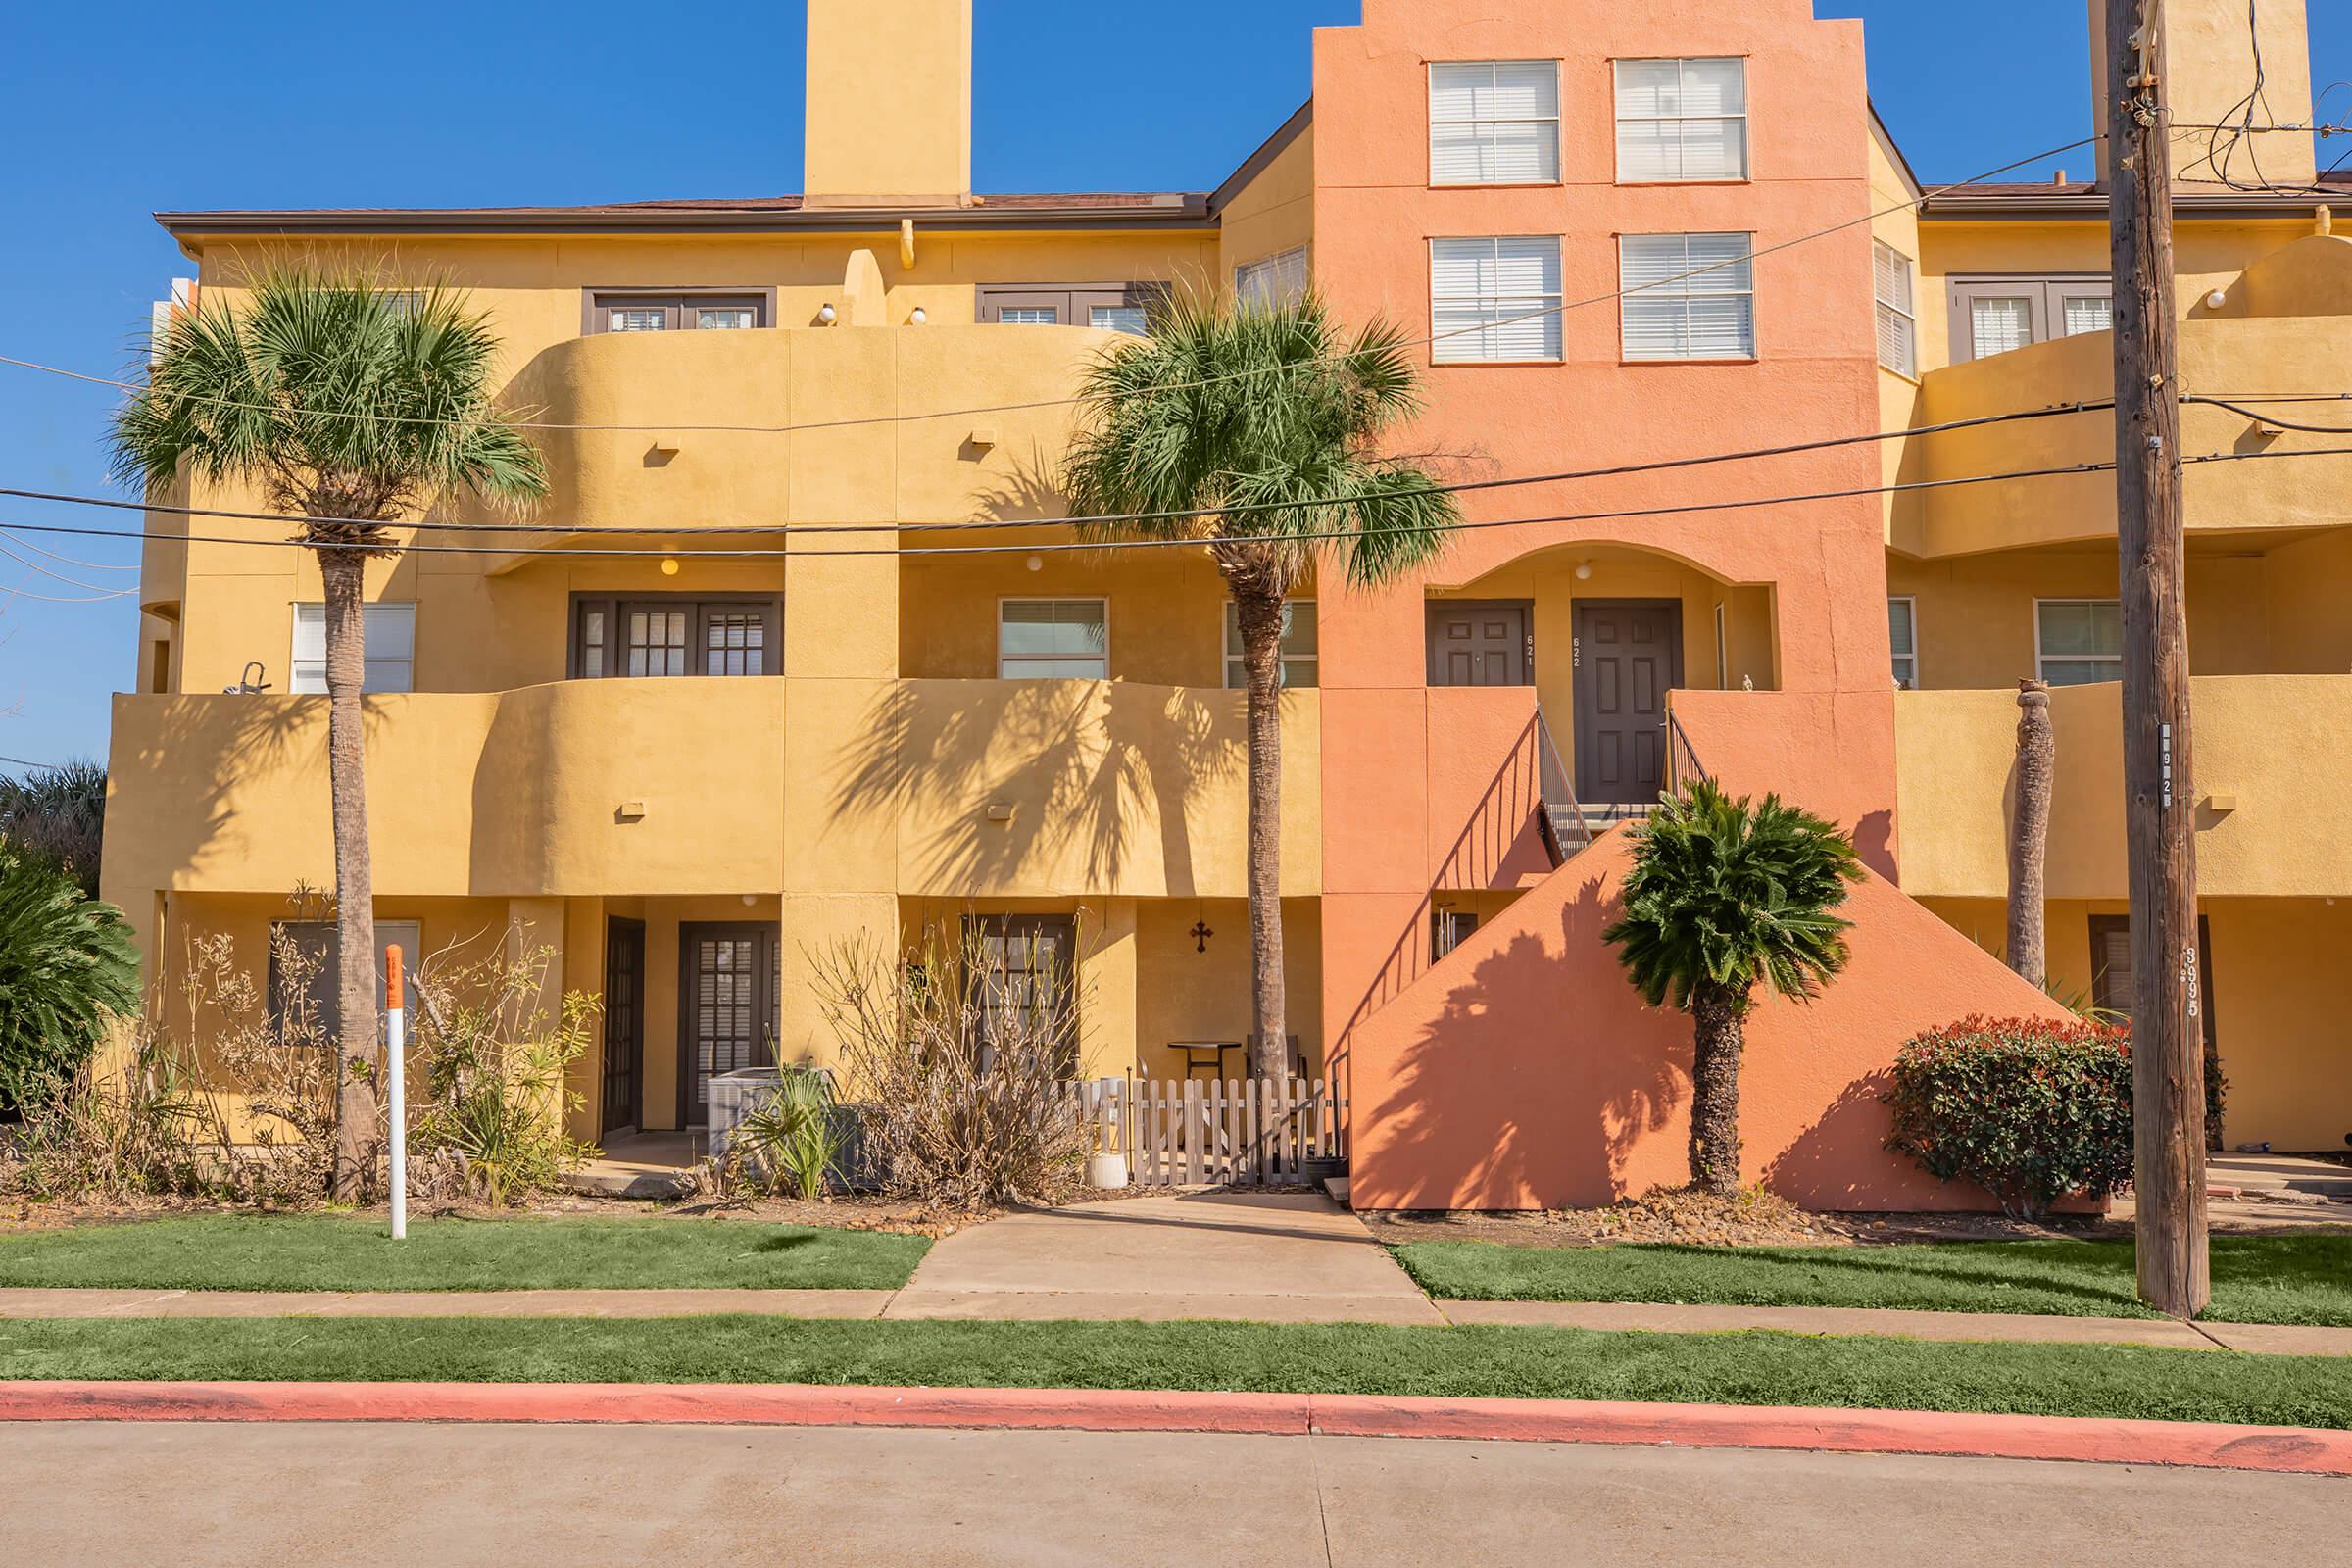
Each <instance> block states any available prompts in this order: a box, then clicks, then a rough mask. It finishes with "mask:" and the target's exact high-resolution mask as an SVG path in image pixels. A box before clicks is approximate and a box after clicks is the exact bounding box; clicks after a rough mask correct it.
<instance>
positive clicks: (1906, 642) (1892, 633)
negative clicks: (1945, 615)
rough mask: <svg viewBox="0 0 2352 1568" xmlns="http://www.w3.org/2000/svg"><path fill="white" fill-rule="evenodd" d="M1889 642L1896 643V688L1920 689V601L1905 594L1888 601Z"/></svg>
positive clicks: (1902, 689)
mask: <svg viewBox="0 0 2352 1568" xmlns="http://www.w3.org/2000/svg"><path fill="white" fill-rule="evenodd" d="M1887 641H1888V642H1890V643H1892V644H1893V645H1894V689H1895V690H1896V691H1898V692H1915V691H1917V690H1919V601H1918V600H1916V599H1914V598H1911V597H1910V596H1909V595H1907V594H1906V595H1903V596H1900V597H1897V598H1893V599H1889V600H1887Z"/></svg>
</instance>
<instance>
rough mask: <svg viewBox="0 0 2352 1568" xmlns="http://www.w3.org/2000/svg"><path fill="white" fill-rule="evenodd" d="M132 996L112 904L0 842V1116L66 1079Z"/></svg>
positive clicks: (133, 982) (133, 952) (130, 953)
mask: <svg viewBox="0 0 2352 1568" xmlns="http://www.w3.org/2000/svg"><path fill="white" fill-rule="evenodd" d="M138 1005H139V955H138V950H137V948H136V947H134V946H133V945H132V943H131V940H130V927H129V926H128V925H127V924H125V923H124V922H123V914H122V911H121V910H119V909H117V908H116V907H114V906H113V905H111V904H100V903H99V902H98V901H97V900H95V899H92V898H88V897H85V896H84V895H83V893H82V891H81V889H80V888H79V887H78V886H76V885H75V883H74V881H73V878H72V877H70V876H68V875H66V874H65V873H64V872H62V871H57V870H53V869H51V868H50V867H48V866H45V865H39V864H35V863H33V862H32V861H30V860H28V859H26V858H25V857H23V856H22V855H20V854H18V853H17V851H15V850H14V849H12V848H10V847H9V846H8V845H7V844H6V843H4V842H0V1117H14V1116H18V1115H21V1114H23V1113H24V1111H25V1109H27V1108H28V1107H30V1106H32V1105H34V1104H36V1103H40V1102H41V1101H43V1100H44V1099H45V1098H46V1097H47V1096H49V1095H50V1094H52V1093H55V1092H56V1091H58V1090H60V1089H63V1088H64V1087H65V1086H66V1085H68V1084H69V1083H71V1082H72V1080H73V1075H74V1074H75V1073H76V1072H78V1071H79V1070H80V1069H81V1067H82V1065H83V1064H84V1063H86V1062H87V1061H88V1060H89V1059H90V1055H91V1054H92V1053H93V1052H95V1051H96V1050H97V1049H98V1046H99V1044H100V1043H101V1041H102V1040H103V1039H104V1038H105V1034H106V1028H107V1023H108V1020H109V1019H110V1018H113V1017H128V1016H130V1015H132V1014H134V1013H135V1012H137V1010H138Z"/></svg>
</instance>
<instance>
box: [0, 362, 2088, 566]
mask: <svg viewBox="0 0 2352 1568" xmlns="http://www.w3.org/2000/svg"><path fill="white" fill-rule="evenodd" d="M2113 407H2115V400H2114V399H2113V398H2100V399H2087V400H2084V401H2082V402H2077V403H2054V404H2051V405H2049V406H2048V407H2046V408H2039V409H2020V410H2015V411H2012V412H2010V413H2006V414H1985V415H1978V416H1975V417H1970V418H1965V419H1947V420H1944V421H1943V422H1942V423H1940V424H1919V425H1910V426H1907V427H1905V428H1902V429H1899V430H1872V431H1867V432H1864V433H1862V434H1858V435H1840V436H1825V437H1822V438H1820V439H1818V440H1813V441H1796V442H1789V443H1787V444H1785V445H1781V446H1772V447H1750V448H1746V449H1744V450H1742V451H1737V452H1718V453H1708V454H1706V455H1703V456H1700V457H1691V458H1660V459H1656V460H1653V461H1650V462H1646V463H1622V464H1617V465H1614V466H1609V467H1604V468H1572V469H1566V470H1563V471H1560V472H1556V473H1533V474H1520V475H1516V476H1513V477H1509V478H1502V479H1465V480H1461V481H1458V482H1456V483H1453V484H1441V485H1434V486H1430V487H1429V488H1427V489H1423V490H1374V491H1367V492H1365V493H1363V494H1361V495H1355V496H1314V497H1304V498H1300V499H1298V500H1289V501H1246V502H1237V503H1235V504H1233V505H1231V506H1223V507H1193V508H1180V509H1174V510H1168V511H1160V512H1118V513H1106V514H1103V515H1097V516H1080V517H1027V518H1020V517H1015V518H1005V519H996V518H991V519H987V520H983V521H966V522H789V523H788V522H772V523H769V522H758V523H697V524H686V525H677V524H666V523H644V524H621V523H589V522H577V521H574V522H538V523H535V522H523V521H515V522H434V521H430V520H425V521H415V522H401V521H391V520H381V521H377V520H370V519H368V518H359V517H329V516H320V515H312V514H309V513H287V512H238V511H233V510H230V509H227V508H221V507H187V506H175V505H167V504H164V503H160V502H147V501H123V500H120V499H117V498H114V497H110V496H87V495H77V494H73V493H71V492H66V491H56V490H24V489H16V488H12V487H8V486H0V497H8V498H13V499H15V500H19V501H53V502H60V503H64V504H66V505H69V506H81V507H104V508H109V509H112V510H114V511H119V512H142V513H144V512H159V513H164V514H167V515H172V516H182V517H225V518H229V519H231V520H235V521H241V522H284V523H301V524H304V525H306V526H321V527H338V528H353V527H382V528H399V529H409V530H414V531H423V532H438V533H508V534H515V533H535V534H563V533H611V534H662V535H671V536H711V535H729V534H868V533H961V532H967V531H971V530H975V529H1000V530H1001V529H1005V528H1079V527H1113V526H1117V525H1120V524H1125V523H1136V522H1168V521H1179V520H1184V519H1189V518H1196V517H1232V516H1246V515H1256V514H1259V513H1268V512H1299V511H1315V510H1320V509H1323V508H1327V507H1348V506H1354V505H1358V504H1360V503H1363V502H1369V501H1390V500H1397V499H1400V498H1403V497H1406V496H1413V495H1427V494H1433V493H1434V494H1445V495H1463V494H1469V493H1471V492H1474V491H1481V490H1509V489H1516V488H1519V487H1522V486H1526V485H1531V484H1559V483H1566V482H1569V481H1572V480H1581V479H1612V478H1621V477H1624V476H1626V475H1629V474H1637V473H1659V472H1664V471H1666V470H1668V469H1673V468H1697V467H1709V466H1716V465H1720V464H1726V463H1744V462H1748V461H1751V460H1756V459H1762V458H1784V457H1793V456H1796V455H1799V454H1801V453H1807V452H1822V451H1828V450H1831V449H1833V448H1838V447H1850V446H1863V445H1868V444H1871V443H1875V442H1883V441H1900V440H1907V439H1909V438H1910V437H1913V436H1922V435H1941V434H1944V433H1947V432H1949V431H1954V430H1972V429H1978V428H1982V427H1984V426H1985V425H1992V424H2008V423H2014V422H2016V421H2019V420H2027V419H2049V418H2057V417H2064V416H2068V415H2075V414H2086V413H2095V412H2097V411H2100V410H2103V409H2111V408H2113ZM157 537H168V536H157ZM105 569H121V570H129V569H131V568H128V567H122V568H105Z"/></svg>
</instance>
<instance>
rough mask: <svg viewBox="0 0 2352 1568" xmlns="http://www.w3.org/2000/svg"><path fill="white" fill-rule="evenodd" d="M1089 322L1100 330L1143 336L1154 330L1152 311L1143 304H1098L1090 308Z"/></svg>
mask: <svg viewBox="0 0 2352 1568" xmlns="http://www.w3.org/2000/svg"><path fill="white" fill-rule="evenodd" d="M1087 324H1088V325H1089V326H1092V327H1095V328H1096V329H1098V330H1100V331H1104V332H1126V333H1128V334H1130V335H1132V336H1135V337H1143V336H1145V335H1147V334H1149V333H1150V332H1151V330H1152V313H1151V312H1149V311H1147V310H1145V309H1144V308H1143V307H1142V306H1141V305H1097V306H1094V307H1092V308H1091V309H1090V310H1089V312H1088V314H1087Z"/></svg>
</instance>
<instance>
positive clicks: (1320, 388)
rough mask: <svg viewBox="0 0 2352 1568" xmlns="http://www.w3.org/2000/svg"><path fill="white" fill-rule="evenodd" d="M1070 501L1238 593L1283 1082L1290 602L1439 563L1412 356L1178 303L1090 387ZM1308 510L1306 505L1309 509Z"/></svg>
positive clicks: (1332, 331)
mask: <svg viewBox="0 0 2352 1568" xmlns="http://www.w3.org/2000/svg"><path fill="white" fill-rule="evenodd" d="M1081 397H1082V423H1081V427H1080V431H1079V434H1078V436H1077V438H1076V439H1075V441H1074V442H1073V444H1072V446H1071V449H1070V455H1069V459H1068V462H1067V464H1066V466H1065V472H1064V477H1063V488H1064V490H1065V491H1066V492H1067V493H1068V496H1069V500H1070V504H1071V506H1072V508H1073V509H1074V510H1075V512H1076V513H1077V514H1078V515H1082V516H1089V515H1091V516H1102V515H1122V516H1125V515H1131V514H1146V515H1142V516H1133V517H1128V518H1126V520H1121V521H1116V522H1109V523H1101V524H1092V525H1089V526H1088V527H1087V528H1086V529H1085V532H1086V534H1088V535H1089V536H1093V537H1098V538H1117V537H1140V538H1147V539H1199V540H1202V541H1204V542H1205V548H1206V549H1207V551H1208V553H1209V555H1210V557H1211V559H1213V560H1214V561H1215V562H1216V564H1217V570H1218V571H1219V572H1220V573H1221V574H1222V575H1223V576H1224V579H1225V585H1226V588H1227V590H1228V591H1229V592H1230V593H1231V594H1232V596H1233V603H1234V611H1235V618H1236V620H1237V621H1238V622H1239V625H1240V632H1241V642H1242V665H1243V668H1244V670H1245V671H1246V672H1247V675H1248V687H1249V727H1248V737H1249V740H1248V745H1249V800H1250V823H1249V869H1248V877H1249V892H1250V993H1251V997H1250V1011H1251V1020H1252V1026H1253V1033H1254V1035H1255V1037H1256V1056H1255V1060H1254V1061H1253V1062H1252V1064H1251V1065H1252V1070H1253V1071H1254V1072H1256V1073H1257V1074H1258V1075H1259V1076H1266V1077H1270V1076H1274V1075H1276V1074H1278V1073H1280V1072H1282V1071H1283V1070H1284V1057H1285V1041H1286V1039H1287V1035H1286V1030H1285V1022H1284V1016H1285V1011H1286V1005H1285V1004H1286V999H1285V997H1284V994H1283V954H1282V893H1281V869H1282V864H1281V861H1282V857H1281V850H1282V712H1281V686H1282V630H1283V618H1284V613H1285V606H1286V604H1287V602H1288V600H1289V598H1290V595H1291V593H1292V591H1293V590H1294V589H1295V588H1297V587H1298V585H1299V583H1300V582H1301V581H1302V580H1304V579H1305V577H1306V575H1307V573H1308V572H1309V571H1310V570H1314V569H1317V568H1318V566H1319V565H1320V566H1322V567H1324V568H1326V569H1327V568H1328V567H1329V566H1330V565H1333V564H1336V565H1337V566H1338V568H1339V570H1340V573H1341V574H1342V575H1344V576H1345V577H1346V578H1347V580H1348V582H1349V583H1351V584H1353V585H1354V586H1357V587H1363V588H1370V587H1377V586H1379V585H1381V584H1384V583H1388V582H1392V581H1394V580H1396V579H1397V577H1399V576H1401V575H1403V574H1404V573H1407V572H1409V571H1411V570H1413V569H1414V568H1415V567H1418V566H1420V565H1422V564H1425V563H1427V562H1428V561H1430V560H1431V559H1432V558H1434V557H1435V556H1436V555H1437V554H1438V553H1439V551H1440V550H1442V549H1443V548H1444V546H1445V543H1446V535H1447V532H1448V530H1449V529H1450V528H1451V527H1452V526H1453V525H1454V523H1455V522H1456V521H1458V520H1459V515H1460V514H1459V511H1458V509H1457V507H1456V505H1455V503H1454V499H1453V497H1452V495H1451V494H1450V493H1448V492H1446V491H1445V490H1442V489H1440V488H1439V487H1438V484H1437V481H1436V480H1435V479H1433V478H1432V477H1431V476H1430V475H1429V474H1428V473H1426V472H1424V471H1423V470H1422V469H1421V468H1420V467H1418V466H1415V465H1414V464H1413V463H1411V462H1409V461H1405V460H1401V459H1397V458H1388V457H1383V456H1381V455H1380V450H1379V445H1378V443H1379V442H1380V440H1381V437H1382V436H1383V435H1384V434H1385V433H1386V432H1388V431H1390V430H1391V429H1393V428H1394V427H1395V426H1397V425H1398V424H1400V423H1402V422H1403V421H1404V420H1406V419H1409V418H1410V417H1412V416H1413V415H1414V414H1416V413H1417V412H1418V411H1419V409H1420V400H1419V397H1418V394H1417V391H1416V377H1415V372H1414V368H1413V363H1412V358H1411V355H1410V354H1409V352H1408V344H1407V341H1406V339H1405V337H1404V335H1403V334H1402V333H1401V332H1399V331H1398V330H1397V329H1396V328H1395V327H1392V326H1389V325H1386V324H1384V323H1381V322H1378V321H1375V322H1372V323H1371V324H1368V325H1366V326H1364V327H1362V328H1361V329H1360V330H1358V331H1357V332H1355V333H1354V335H1353V336H1352V337H1350V336H1348V334H1346V333H1344V332H1343V331H1342V330H1341V328H1340V327H1339V325H1338V324H1337V323H1336V322H1335V321H1334V320H1333V319H1332V318H1331V314H1330V312H1329V311H1328V309H1326V307H1325V306H1324V304H1323V303H1322V301H1321V300H1319V299H1316V298H1313V297H1308V298H1305V299H1301V300H1299V301H1296V302H1293V303H1289V304H1283V305H1276V306H1269V307H1260V306H1250V305H1242V306H1234V307H1228V308H1219V307H1218V306H1217V305H1216V304H1215V303H1214V302H1209V301H1201V300H1198V299H1193V298H1180V299H1177V300H1175V301H1172V302H1171V303H1170V304H1169V305H1168V306H1167V308H1166V309H1165V311H1164V312H1162V313H1160V314H1159V316H1158V319H1156V320H1155V321H1154V322H1153V324H1152V331H1151V334H1150V336H1148V337H1146V338H1143V339H1141V340H1139V341H1137V342H1134V343H1131V344H1125V345H1122V346H1120V347H1118V348H1116V349H1113V350H1112V351H1110V352H1109V353H1107V354H1105V355H1104V356H1103V358H1102V359H1101V360H1099V361H1098V362H1097V363H1096V364H1095V365H1094V366H1093V367H1092V368H1090V369H1089V370H1088V372H1087V374H1086V377H1085V381H1084V383H1083V386H1082V389H1081ZM1297 503H1306V504H1297Z"/></svg>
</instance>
